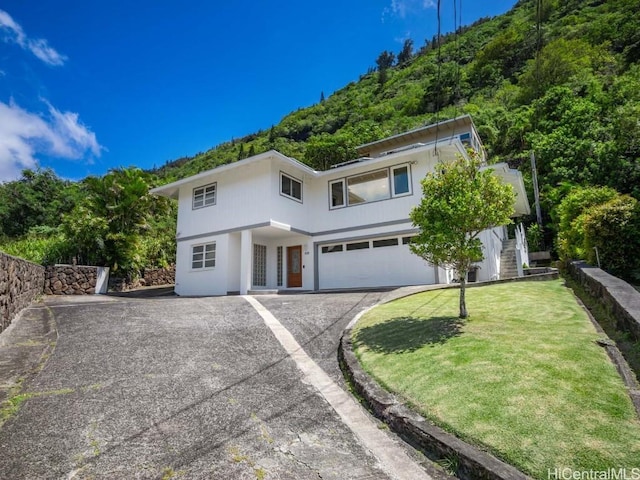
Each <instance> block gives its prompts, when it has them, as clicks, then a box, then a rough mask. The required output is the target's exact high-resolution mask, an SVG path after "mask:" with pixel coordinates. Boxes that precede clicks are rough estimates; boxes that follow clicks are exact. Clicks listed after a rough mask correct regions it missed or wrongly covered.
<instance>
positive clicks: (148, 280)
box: [142, 265, 176, 287]
mask: <svg viewBox="0 0 640 480" xmlns="http://www.w3.org/2000/svg"><path fill="white" fill-rule="evenodd" d="M142 278H143V280H144V284H145V285H146V286H147V287H150V286H154V285H175V284H176V266H175V265H170V266H168V267H167V268H147V269H145V271H144V275H143V277H142Z"/></svg>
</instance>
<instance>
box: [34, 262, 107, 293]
mask: <svg viewBox="0 0 640 480" xmlns="http://www.w3.org/2000/svg"><path fill="white" fill-rule="evenodd" d="M97 279H98V267H88V266H84V265H53V266H49V267H47V270H46V278H45V281H44V293H45V294H47V295H93V294H94V293H96V282H97Z"/></svg>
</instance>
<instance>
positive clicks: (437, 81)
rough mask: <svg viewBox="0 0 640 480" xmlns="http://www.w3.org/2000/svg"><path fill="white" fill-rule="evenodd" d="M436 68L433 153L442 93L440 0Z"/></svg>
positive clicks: (435, 145) (436, 146)
mask: <svg viewBox="0 0 640 480" xmlns="http://www.w3.org/2000/svg"><path fill="white" fill-rule="evenodd" d="M437 6H438V37H437V40H438V70H437V76H436V86H437V89H436V100H435V110H436V143H435V144H434V147H433V149H434V153H435V154H436V155H437V153H438V126H439V125H438V124H439V118H438V117H439V108H440V95H441V94H442V84H441V83H440V70H441V65H442V52H441V45H442V42H441V41H440V0H438V5H437Z"/></svg>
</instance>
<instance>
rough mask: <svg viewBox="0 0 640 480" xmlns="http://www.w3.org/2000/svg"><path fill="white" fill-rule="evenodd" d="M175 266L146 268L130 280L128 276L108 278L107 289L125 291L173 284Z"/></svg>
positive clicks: (174, 281)
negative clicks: (140, 275) (140, 274)
mask: <svg viewBox="0 0 640 480" xmlns="http://www.w3.org/2000/svg"><path fill="white" fill-rule="evenodd" d="M175 283H176V266H175V265H170V266H168V267H167V268H147V269H145V270H144V273H143V274H142V278H136V279H135V280H131V279H128V278H119V277H111V278H109V290H112V291H114V292H126V291H128V290H133V289H134V288H140V287H151V286H157V285H175Z"/></svg>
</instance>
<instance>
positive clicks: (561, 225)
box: [554, 187, 618, 261]
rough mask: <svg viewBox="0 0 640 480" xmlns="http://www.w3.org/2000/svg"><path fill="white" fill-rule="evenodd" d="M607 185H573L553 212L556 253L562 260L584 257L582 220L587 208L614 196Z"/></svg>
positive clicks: (587, 212) (613, 192) (587, 210)
mask: <svg viewBox="0 0 640 480" xmlns="http://www.w3.org/2000/svg"><path fill="white" fill-rule="evenodd" d="M616 195H618V193H617V192H616V191H615V190H614V189H612V188H609V187H574V188H573V189H572V190H571V191H570V192H569V194H568V195H567V196H566V197H564V199H563V200H562V201H561V202H560V204H559V205H558V207H557V208H556V210H555V212H554V217H555V219H556V221H557V223H558V240H557V247H558V253H559V255H560V258H561V259H562V260H565V261H566V260H572V259H584V258H586V252H585V248H584V245H585V242H584V221H585V218H586V216H587V215H588V214H589V210H590V209H591V208H593V207H595V206H597V205H601V204H603V203H605V202H607V201H609V200H611V199H613V198H615V197H616Z"/></svg>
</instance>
